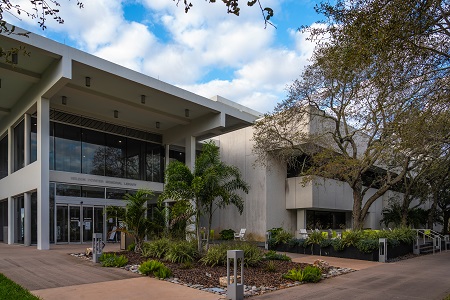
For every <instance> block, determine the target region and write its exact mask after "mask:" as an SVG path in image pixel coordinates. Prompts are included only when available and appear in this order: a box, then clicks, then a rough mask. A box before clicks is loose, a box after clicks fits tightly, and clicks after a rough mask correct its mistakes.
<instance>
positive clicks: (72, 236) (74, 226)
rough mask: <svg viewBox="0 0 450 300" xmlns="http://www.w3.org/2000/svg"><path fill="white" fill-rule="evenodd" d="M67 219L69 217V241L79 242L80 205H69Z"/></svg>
mask: <svg viewBox="0 0 450 300" xmlns="http://www.w3.org/2000/svg"><path fill="white" fill-rule="evenodd" d="M69 219H70V223H69V224H70V230H69V242H70V243H80V242H81V236H80V234H81V232H80V227H81V222H80V221H81V219H80V207H79V206H69Z"/></svg>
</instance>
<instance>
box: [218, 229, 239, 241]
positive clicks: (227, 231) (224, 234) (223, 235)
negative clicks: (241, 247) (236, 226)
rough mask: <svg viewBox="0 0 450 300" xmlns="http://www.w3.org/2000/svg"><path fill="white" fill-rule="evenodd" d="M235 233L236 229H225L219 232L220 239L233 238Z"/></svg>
mask: <svg viewBox="0 0 450 300" xmlns="http://www.w3.org/2000/svg"><path fill="white" fill-rule="evenodd" d="M235 233H236V231H234V230H233V229H224V230H222V231H221V232H219V235H220V239H221V240H226V241H228V240H233V239H234V234H235Z"/></svg>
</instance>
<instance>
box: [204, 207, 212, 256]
mask: <svg viewBox="0 0 450 300" xmlns="http://www.w3.org/2000/svg"><path fill="white" fill-rule="evenodd" d="M212 217H213V210H212V204H211V205H210V206H209V219H208V225H207V226H206V252H208V249H209V234H210V232H211V224H212Z"/></svg>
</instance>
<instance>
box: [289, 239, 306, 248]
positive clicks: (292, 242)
mask: <svg viewBox="0 0 450 300" xmlns="http://www.w3.org/2000/svg"><path fill="white" fill-rule="evenodd" d="M304 245H305V239H291V240H290V241H289V246H290V247H295V246H299V247H303V246H304Z"/></svg>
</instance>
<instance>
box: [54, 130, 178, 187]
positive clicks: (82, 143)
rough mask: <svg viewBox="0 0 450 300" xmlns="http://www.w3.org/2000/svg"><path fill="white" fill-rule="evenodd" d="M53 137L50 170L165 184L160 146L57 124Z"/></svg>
mask: <svg viewBox="0 0 450 300" xmlns="http://www.w3.org/2000/svg"><path fill="white" fill-rule="evenodd" d="M50 134H51V137H50V170H57V171H66V172H73V173H83V174H92V175H100V176H109V177H119V178H129V179H135V180H147V181H155V182H162V181H163V177H164V176H163V170H164V153H165V151H164V147H162V146H161V145H158V144H154V143H150V142H145V141H140V140H136V139H132V138H127V137H123V136H118V135H114V134H108V133H103V132H100V131H95V130H90V129H85V128H80V127H75V126H71V125H66V124H60V123H56V122H51V124H50ZM180 156H181V157H183V158H184V154H183V153H181V154H180Z"/></svg>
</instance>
